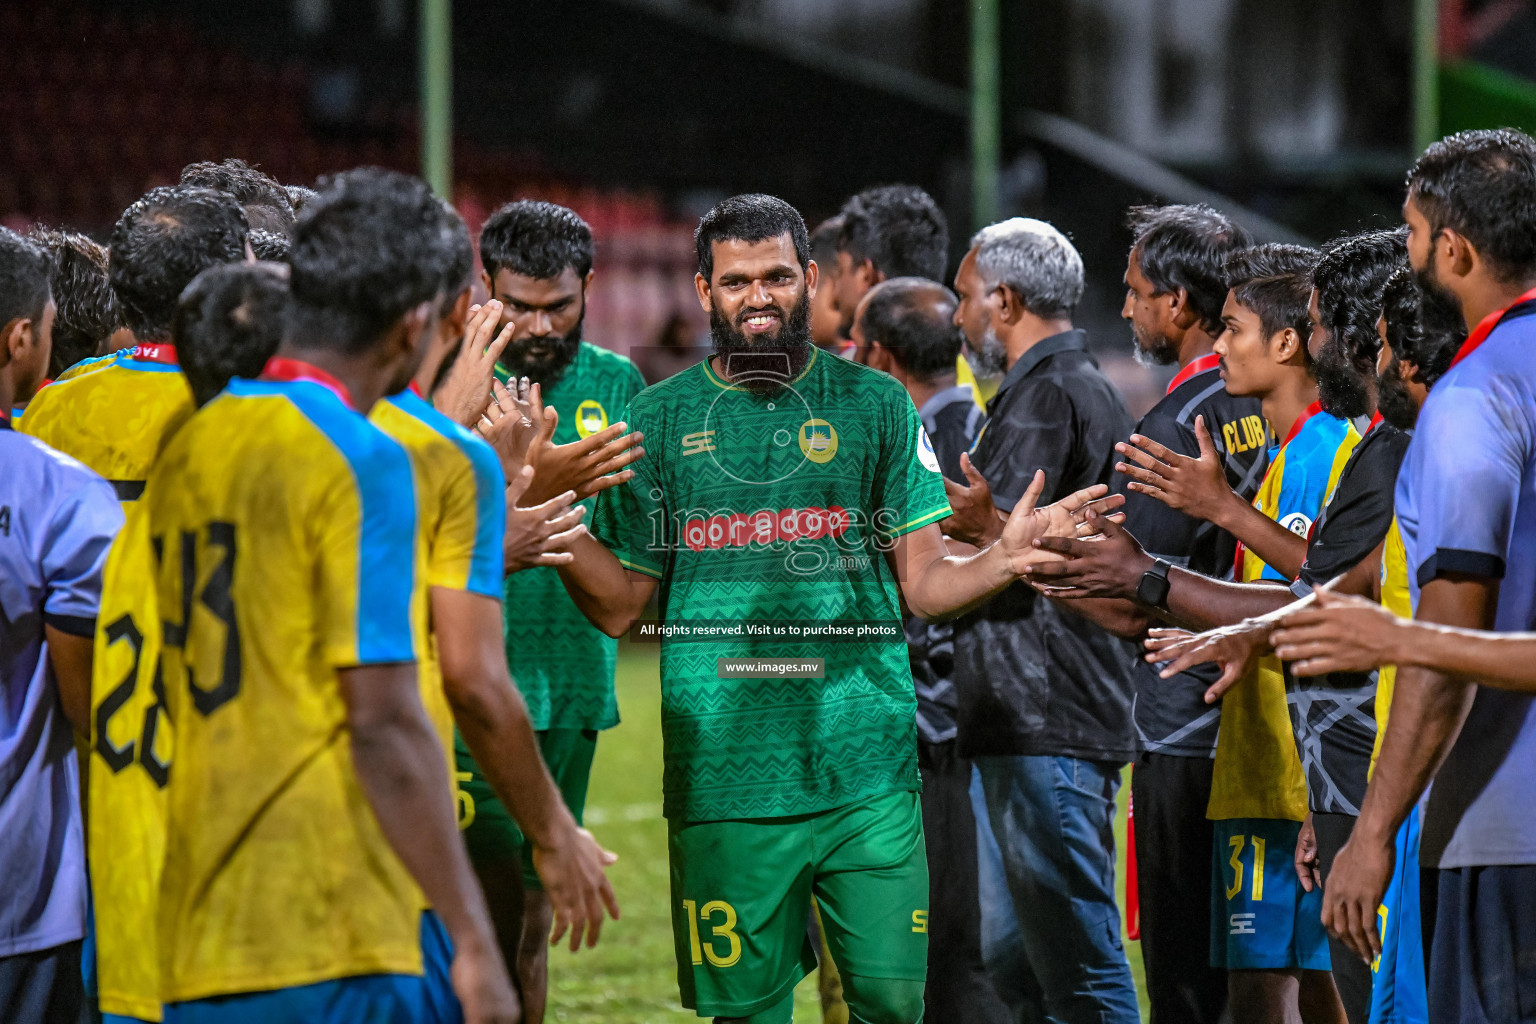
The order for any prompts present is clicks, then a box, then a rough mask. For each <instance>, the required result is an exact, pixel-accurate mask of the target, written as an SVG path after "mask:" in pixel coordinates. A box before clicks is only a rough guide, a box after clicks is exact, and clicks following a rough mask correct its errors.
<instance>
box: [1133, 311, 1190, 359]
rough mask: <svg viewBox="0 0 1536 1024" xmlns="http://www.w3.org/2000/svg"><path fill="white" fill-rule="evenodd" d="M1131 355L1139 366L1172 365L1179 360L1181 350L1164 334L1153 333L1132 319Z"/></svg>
mask: <svg viewBox="0 0 1536 1024" xmlns="http://www.w3.org/2000/svg"><path fill="white" fill-rule="evenodd" d="M1131 341H1132V343H1133V345H1134V348H1133V349H1132V350H1131V356H1132V358H1134V359H1135V360H1136V364H1137V365H1138V366H1147V367H1152V366H1172V365H1173V364H1174V363H1176V362H1178V361H1179V350H1178V349H1177V348H1175V347H1174V346H1173V345H1172V343H1170V342H1169V341H1168V339H1167V338H1166V337H1165V336H1163V335H1162V334H1151V333H1149V332H1147V331H1144V330H1143V329H1142V326H1141V325H1140V324H1138V323H1137V322H1136V321H1135V320H1132V321H1131Z"/></svg>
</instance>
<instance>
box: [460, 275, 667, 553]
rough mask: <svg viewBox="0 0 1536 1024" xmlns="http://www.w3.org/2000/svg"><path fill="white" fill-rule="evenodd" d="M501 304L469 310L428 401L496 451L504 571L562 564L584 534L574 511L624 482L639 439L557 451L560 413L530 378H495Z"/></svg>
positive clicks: (600, 436)
mask: <svg viewBox="0 0 1536 1024" xmlns="http://www.w3.org/2000/svg"><path fill="white" fill-rule="evenodd" d="M500 316H501V303H500V302H497V301H496V300H494V299H492V300H490V301H489V302H486V303H485V304H484V305H476V306H471V307H470V309H469V318H468V320H467V321H466V322H465V325H464V341H463V344H462V347H461V348H460V350H459V353H458V358H457V359H456V360H455V361H454V364H453V367H452V368H451V369H450V370H449V371H448V377H447V379H446V380H444V381H443V383H442V385H441V386H440V387H438V389H437V390H436V392H435V393H434V394H433V396H432V401H433V405H435V406H436V407H437V409H438V411H439V412H441V413H443V414H444V415H446V416H448V417H450V418H451V419H453V420H454V421H455V422H457V423H459V424H461V425H462V426H465V427H468V428H470V429H472V430H474V431H475V433H477V434H479V435H480V436H481V437H483V438H484V439H485V440H486V441H487V442H488V443H489V444H490V446H491V447H492V448H493V449H495V451H496V455H497V457H498V458H499V459H500V460H501V468H502V470H503V472H504V473H505V474H506V478H507V495H506V500H507V529H506V537H505V540H504V541H503V545H502V547H503V558H504V563H505V571H506V572H507V573H508V574H510V573H514V572H517V571H518V570H520V569H527V568H530V567H532V566H536V565H564V564H566V563H568V562H570V561H572V560H573V559H574V558H575V555H573V554H572V553H571V546H572V545H573V544H575V543H576V541H577V540H579V539H580V538H581V537H582V536H584V535H585V534H586V532H587V528H586V525H585V523H584V522H583V521H582V520H583V519H584V518H585V516H586V511H587V510H586V507H585V506H582V505H578V504H576V503H577V502H579V501H581V500H582V499H584V498H589V497H591V496H592V495H594V494H596V493H597V492H598V491H601V490H605V489H607V488H609V487H614V486H616V485H618V484H622V483H626V482H628V481H629V480H631V479H633V477H634V475H635V472H634V470H632V469H627V468H625V467H627V466H629V465H630V464H631V463H633V462H635V461H636V460H638V459H640V458H642V457H643V456H644V455H645V449H644V448H642V447H641V446H640V442H641V441H642V440H644V438H643V435H641V434H640V433H639V432H634V433H629V432H627V431H628V427H627V425H626V424H624V423H615V424H613V425H611V426H609V427H608V428H606V429H604V430H601V431H598V432H597V433H595V434H592V435H590V436H588V437H584V438H581V439H580V440H578V441H572V442H570V443H568V444H555V443H554V441H553V437H554V433H555V427H556V426H557V425H558V424H559V418H560V417H559V413H558V412H557V411H556V410H555V409H553V408H549V407H546V406H545V405H544V402H543V397H542V395H541V394H540V389H539V385H537V384H530V383H529V382H528V378H526V377H524V378H521V379H519V380H511V381H508V385H510V386H503V385H502V383H501V382H500V381H499V380H497V379H496V374H495V368H496V361H497V360H498V359H499V358H500V357H501V353H502V351H503V350H504V349H505V348H506V347H507V344H508V343H509V342H510V341H511V340H512V331H513V325H512V324H508V325H507V326H506V327H504V328H502V330H501V332H500V334H497V335H496V336H495V338H494V339H493V338H492V334H493V333H494V332H495V330H496V325H497V323H498V322H499V320H500Z"/></svg>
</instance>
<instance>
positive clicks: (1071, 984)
mask: <svg viewBox="0 0 1536 1024" xmlns="http://www.w3.org/2000/svg"><path fill="white" fill-rule="evenodd" d="M976 768H977V777H978V778H979V780H980V783H981V794H982V797H983V802H984V803H985V805H986V806H985V811H986V816H987V818H986V820H987V821H988V822H989V823H990V825H991V832H992V837H993V838H994V839H995V845H992V844H985V843H984V844H983V845H982V849H981V850H980V855H979V859H980V862H981V863H980V865H979V869H980V874H981V885H980V888H981V901H982V926H981V928H982V958H983V959H984V960H985V961H986V965H987V971H988V973H989V974H991V975H992V978H993V983H994V984H995V985H996V986H997V989H998V994H999V995H1001V996H1002V997H1003V1000H1004V1001H1005V1002H1007V1003H1008V1004H1009V1008H1010V1009H1011V1010H1012V1011H1013V1013H1014V1016H1015V1019H1016V1020H1018V1021H1019V1022H1020V1024H1036V1022H1041V1024H1045V1022H1049V1024H1137V1022H1138V1021H1139V1020H1140V1011H1139V1009H1138V1007H1137V1002H1136V985H1135V982H1133V981H1132V980H1131V967H1130V964H1129V963H1128V962H1127V961H1126V959H1125V947H1124V946H1122V945H1121V942H1120V907H1119V904H1118V903H1117V902H1116V900H1115V834H1114V821H1115V793H1116V791H1117V790H1118V789H1119V787H1120V766H1119V765H1114V764H1107V763H1104V762H1099V761H1084V760H1081V759H1078V758H1074V757H1039V756H1027V757H978V758H977V759H976ZM977 823H978V826H981V825H982V819H981V817H980V815H979V814H978V821H977ZM978 831H980V828H978ZM980 838H985V836H982V837H980ZM988 845H992V850H988V849H987V846H988ZM992 851H996V852H995V853H994V852H992ZM994 858H995V859H994ZM989 859H992V864H991V865H990V866H989V864H988V861H989ZM999 866H1000V867H1001V879H1000V880H1001V883H1002V885H1001V887H999V885H998V881H999V878H998V874H999V873H998V871H997V870H996V869H997V867H999Z"/></svg>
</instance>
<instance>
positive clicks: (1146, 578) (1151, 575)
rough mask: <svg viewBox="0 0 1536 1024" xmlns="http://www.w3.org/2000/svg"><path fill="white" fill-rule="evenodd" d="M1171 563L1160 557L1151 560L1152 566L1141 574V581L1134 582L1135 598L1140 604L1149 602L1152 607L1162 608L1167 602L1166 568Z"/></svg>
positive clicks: (1169, 567) (1168, 567)
mask: <svg viewBox="0 0 1536 1024" xmlns="http://www.w3.org/2000/svg"><path fill="white" fill-rule="evenodd" d="M1172 568H1173V565H1172V564H1171V563H1169V562H1165V561H1163V560H1162V559H1161V558H1154V559H1153V560H1152V568H1150V569H1148V570H1147V571H1146V572H1144V573H1142V574H1141V582H1140V583H1137V584H1136V600H1138V601H1140V602H1141V603H1142V604H1149V605H1151V606H1152V607H1154V608H1163V607H1166V606H1167V603H1168V570H1169V569H1172Z"/></svg>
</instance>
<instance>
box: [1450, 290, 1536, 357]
mask: <svg viewBox="0 0 1536 1024" xmlns="http://www.w3.org/2000/svg"><path fill="white" fill-rule="evenodd" d="M1532 299H1536V288H1532V289H1531V290H1530V291H1528V292H1526V293H1525V294H1524V295H1522V296H1520V297H1519V298H1518V299H1516V300H1515V301H1514V302H1511V303H1510V304H1509V305H1507V306H1505V307H1504V308H1503V309H1496V310H1494V311H1493V312H1492V313H1489V314H1488V315H1487V316H1485V317H1483V318H1482V320H1480V321H1478V324H1477V326H1476V327H1474V328H1473V329H1472V333H1471V334H1469V335H1467V340H1466V341H1464V342H1462V343H1461V348H1459V349H1457V351H1456V358H1454V359H1452V360H1451V365H1452V366H1455V365H1456V364H1457V363H1459V362H1461V361H1462V360H1463V359H1465V358H1467V356H1469V355H1471V354H1472V353H1473V352H1476V351H1477V350H1478V347H1479V346H1481V345H1482V343H1483V342H1485V341H1487V340H1488V335H1490V334H1492V333H1493V329H1494V328H1495V327H1497V326H1499V321H1501V320H1503V319H1504V315H1505V314H1506V313H1508V312H1509V311H1510V310H1511V309H1514V308H1515V307H1516V306H1518V305H1520V303H1522V302H1530V301H1531V300H1532Z"/></svg>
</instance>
